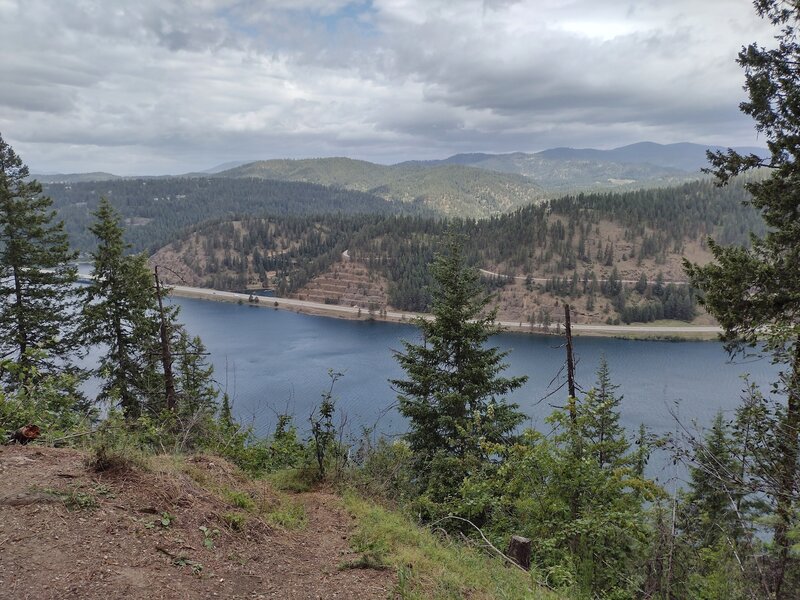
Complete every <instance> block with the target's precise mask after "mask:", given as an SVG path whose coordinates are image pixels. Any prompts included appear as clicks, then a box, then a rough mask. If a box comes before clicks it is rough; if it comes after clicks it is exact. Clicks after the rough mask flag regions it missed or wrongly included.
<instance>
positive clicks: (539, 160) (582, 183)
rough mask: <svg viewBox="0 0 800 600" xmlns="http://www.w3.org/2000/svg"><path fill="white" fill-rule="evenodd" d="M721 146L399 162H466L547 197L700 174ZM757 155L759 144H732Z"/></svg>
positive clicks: (646, 145) (645, 145)
mask: <svg viewBox="0 0 800 600" xmlns="http://www.w3.org/2000/svg"><path fill="white" fill-rule="evenodd" d="M707 149H709V150H724V148H721V147H719V146H705V145H702V144H690V143H680V144H656V143H653V142H640V143H637V144H630V145H628V146H622V147H620V148H614V149H612V150H597V149H594V148H583V149H579V148H551V149H549V150H544V151H542V152H536V153H524V152H512V153H509V154H485V153H473V154H456V155H454V156H450V157H449V158H445V159H443V160H431V161H411V162H407V163H401V164H404V165H416V166H427V167H436V166H441V165H449V164H455V165H468V166H471V167H476V168H480V169H488V170H491V171H498V172H501V173H515V174H518V175H523V176H525V177H527V178H529V179H530V180H531V181H533V182H534V183H536V184H537V185H539V186H540V187H541V188H542V189H543V190H545V191H546V192H547V193H548V194H549V195H550V196H552V194H553V193H559V192H561V193H565V192H578V191H597V190H614V189H640V188H649V187H664V186H668V185H675V184H678V183H681V182H684V181H688V180H691V179H697V178H698V177H700V169H701V168H703V167H706V166H708V159H707V158H706V150H707ZM737 150H738V151H739V152H742V153H745V154H749V153H755V154H758V155H759V156H763V155H764V154H765V153H766V150H765V149H763V148H737Z"/></svg>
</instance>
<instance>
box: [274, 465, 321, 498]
mask: <svg viewBox="0 0 800 600" xmlns="http://www.w3.org/2000/svg"><path fill="white" fill-rule="evenodd" d="M314 476H315V472H314V470H313V469H309V468H302V467H301V468H298V469H282V470H280V471H276V472H274V473H270V474H269V475H267V479H268V480H269V482H270V483H271V484H272V486H273V487H274V488H276V489H278V490H282V491H285V492H293V493H295V494H302V493H303V492H307V491H309V490H310V489H311V486H312V483H313V481H314Z"/></svg>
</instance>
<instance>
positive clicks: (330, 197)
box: [44, 177, 429, 252]
mask: <svg viewBox="0 0 800 600" xmlns="http://www.w3.org/2000/svg"><path fill="white" fill-rule="evenodd" d="M44 193H45V194H47V195H49V196H50V197H51V198H52V199H53V205H54V207H55V208H56V210H57V211H58V216H59V218H61V219H63V220H64V222H65V225H66V230H67V233H68V234H69V236H70V240H71V243H72V246H73V247H74V248H76V249H78V250H80V251H81V252H87V251H89V250H91V249H92V248H93V247H94V244H95V240H94V238H93V236H92V235H91V234H90V233H89V231H88V225H89V223H90V222H91V219H92V216H91V215H92V212H94V211H95V210H96V208H97V205H98V203H99V201H100V198H101V197H106V198H108V200H109V201H110V202H111V204H112V206H113V207H114V208H115V209H116V210H117V211H119V213H120V214H121V216H122V218H123V219H124V224H125V227H126V234H125V235H126V240H127V241H128V242H130V243H131V244H133V250H134V251H137V252H139V251H142V250H148V251H149V252H153V251H155V249H157V248H159V247H161V246H163V245H164V244H166V243H167V242H168V241H170V240H173V239H175V238H176V237H177V236H178V235H180V234H182V233H183V232H184V231H185V230H186V229H187V228H188V227H190V226H192V225H196V224H198V223H202V222H205V221H208V220H210V219H220V218H225V219H232V218H236V217H238V216H241V215H272V216H286V215H308V214H317V213H322V212H325V213H342V214H352V213H372V214H398V213H406V214H408V213H410V214H427V213H428V212H429V211H428V210H427V209H425V207H424V206H422V205H421V204H420V203H418V202H410V203H399V202H387V201H386V200H384V199H383V198H381V197H379V196H376V195H373V194H366V193H363V192H358V191H353V190H345V189H341V188H332V187H324V186H319V185H312V184H308V183H300V182H289V181H271V180H266V179H255V178H241V179H239V178H216V177H193V178H185V177H170V178H152V179H115V180H112V181H105V182H80V183H72V184H48V185H45V186H44Z"/></svg>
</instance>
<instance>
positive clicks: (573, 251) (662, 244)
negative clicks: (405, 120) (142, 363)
mask: <svg viewBox="0 0 800 600" xmlns="http://www.w3.org/2000/svg"><path fill="white" fill-rule="evenodd" d="M744 184H745V182H744V181H736V182H734V183H732V184H731V185H729V186H727V187H725V188H719V187H716V186H714V185H713V183H711V182H708V181H698V182H692V183H688V184H685V185H683V186H680V187H677V188H666V189H655V190H642V191H636V192H628V193H624V194H581V195H578V196H567V197H563V198H560V199H557V200H551V201H549V202H546V203H542V204H536V205H529V206H527V207H525V208H521V209H518V210H516V211H514V212H512V213H509V214H504V215H501V216H497V217H493V218H490V219H482V220H473V219H451V220H447V221H444V220H442V219H439V218H435V217H430V216H424V215H397V214H395V215H386V214H379V215H376V214H351V215H343V214H337V215H331V214H327V215H325V214H323V215H308V216H291V217H288V216H283V217H281V216H271V217H269V218H266V217H263V218H262V217H253V216H248V217H243V218H240V219H236V220H235V222H234V221H231V220H226V219H217V220H214V221H212V222H206V223H203V224H202V225H199V226H197V227H196V228H194V229H193V231H191V232H190V233H189V234H188V235H187V236H186V237H184V238H182V239H181V240H179V241H177V242H175V243H173V244H172V245H170V246H169V250H170V253H171V254H173V255H177V256H178V257H179V260H178V262H179V263H181V269H178V270H182V268H184V267H185V268H188V269H189V271H190V272H191V273H192V274H193V275H195V276H196V277H195V278H193V279H194V280H197V278H199V281H201V282H202V283H203V284H204V285H207V286H209V287H214V288H218V289H244V288H246V287H248V286H252V285H254V284H255V285H257V286H260V287H270V288H275V289H276V291H277V293H278V294H279V295H286V294H292V293H295V292H297V291H298V290H300V289H301V288H303V286H305V285H306V284H307V283H308V282H309V281H310V280H311V279H313V278H314V277H316V276H318V275H320V274H322V273H324V272H325V271H327V270H328V269H329V268H330V267H331V265H332V264H334V263H335V262H337V261H340V260H341V259H342V253H343V252H344V251H345V250H346V251H347V252H348V255H349V257H350V258H351V259H353V260H356V261H359V262H361V263H364V264H365V265H366V267H367V268H368V269H369V271H370V272H372V273H375V274H376V275H380V276H382V277H385V278H386V280H388V282H389V288H388V296H387V302H388V304H390V305H391V306H393V307H396V308H400V309H403V310H413V311H426V310H428V309H429V302H430V289H431V279H430V274H429V270H428V266H429V265H430V263H431V260H432V258H433V256H434V254H435V252H436V250H437V248H438V245H439V243H440V240H441V238H442V236H443V234H444V233H445V232H447V231H453V232H456V233H460V234H462V235H463V236H464V238H465V240H466V245H465V253H466V255H467V257H468V260H469V262H470V264H472V265H474V266H477V267H481V268H484V269H486V270H488V271H491V272H494V273H498V274H499V275H498V276H495V277H489V278H488V280H487V285H490V286H492V287H495V288H502V287H504V285H505V284H508V283H510V282H511V281H513V278H514V277H519V278H522V277H524V278H525V283H526V287H527V288H528V291H533V290H534V288H535V289H536V290H539V291H541V292H543V293H546V294H548V295H549V296H551V297H569V298H571V299H572V300H573V301H574V300H577V299H579V298H581V299H582V301H583V302H585V303H586V305H587V310H589V311H593V310H596V308H597V306H599V304H600V300H599V299H602V300H603V302H604V303H607V304H608V305H609V306H610V308H611V309H613V315H616V316H613V315H612V314H611V313H609V314H607V315H606V316H605V317H604V318H610V319H611V320H612V321H613V320H615V319H619V320H621V321H625V322H634V321H653V320H658V319H663V318H666V319H680V320H686V321H691V320H692V318H693V317H694V314H695V310H694V293H693V291H692V290H691V288H690V287H688V286H686V285H679V284H678V283H680V282H678V283H676V282H674V281H671V280H670V279H668V278H667V277H665V275H664V273H663V272H662V271H664V270H665V269H666V265H667V263H668V262H671V264H673V265H674V264H678V263H679V261H680V257H681V256H683V254H684V251H685V250H686V248H687V246H690V245H691V246H692V247H693V248H695V249H698V250H701V249H703V247H704V244H705V238H706V237H707V236H709V235H713V236H714V237H715V238H716V239H717V240H719V242H720V243H721V244H725V245H727V244H747V243H748V239H749V235H750V233H756V234H761V233H763V231H764V225H763V222H762V221H761V218H760V217H759V215H758V213H757V212H756V211H755V210H753V209H752V207H749V206H748V205H746V204H744V203H743V201H744V200H746V199H747V197H748V195H747V192H746V191H745V189H744V187H743V185H744ZM162 258H163V255H161V254H160V255H159V260H161V259H162ZM173 266H174V265H173ZM626 269H627V270H626ZM173 283H180V281H177V280H176V281H173ZM542 316H543V315H539V314H534V315H531V314H526V315H525V316H524V320H529V321H537V322H541V318H540V317H542ZM519 320H523V319H519Z"/></svg>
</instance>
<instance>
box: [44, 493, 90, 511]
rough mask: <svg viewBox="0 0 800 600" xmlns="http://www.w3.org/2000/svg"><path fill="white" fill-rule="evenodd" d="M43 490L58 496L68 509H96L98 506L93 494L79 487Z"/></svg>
mask: <svg viewBox="0 0 800 600" xmlns="http://www.w3.org/2000/svg"><path fill="white" fill-rule="evenodd" d="M43 492H44V493H45V494H49V495H51V496H55V497H56V498H58V499H59V500H60V501H61V502H62V503H63V504H64V506H65V507H66V508H67V510H94V509H95V508H97V499H96V498H95V497H94V496H93V495H92V494H90V493H88V492H84V491H82V490H80V489H79V488H70V489H68V490H57V489H50V488H48V489H45V490H43Z"/></svg>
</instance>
